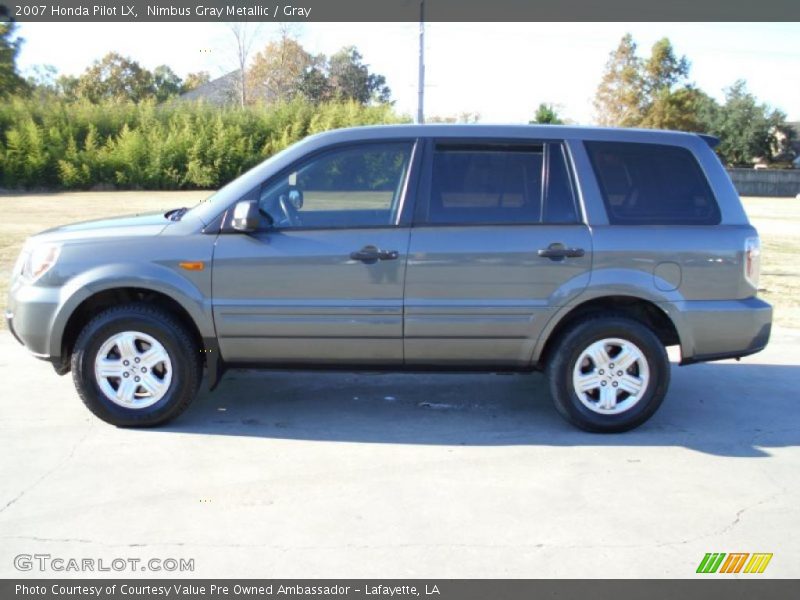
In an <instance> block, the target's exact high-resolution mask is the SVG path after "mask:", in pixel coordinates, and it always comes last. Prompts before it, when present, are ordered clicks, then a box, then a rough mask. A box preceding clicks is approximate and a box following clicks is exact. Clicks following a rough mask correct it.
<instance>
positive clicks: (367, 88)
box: [328, 46, 392, 104]
mask: <svg viewBox="0 0 800 600" xmlns="http://www.w3.org/2000/svg"><path fill="white" fill-rule="evenodd" d="M363 58H364V57H363V56H361V53H360V52H359V51H358V49H357V48H356V47H355V46H346V47H344V48H342V49H341V50H339V51H338V52H337V53H336V54H334V55H333V56H331V57H330V60H329V61H328V73H329V75H328V76H329V79H330V83H331V87H332V88H333V93H334V95H335V96H336V97H338V98H343V99H348V100H355V101H356V102H358V103H360V104H367V103H369V102H371V101H375V102H378V103H386V102H389V99H390V98H391V93H392V92H391V90H390V89H389V86H387V85H386V77H384V76H383V75H378V74H377V73H370V70H369V65H365V64H364V62H363Z"/></svg>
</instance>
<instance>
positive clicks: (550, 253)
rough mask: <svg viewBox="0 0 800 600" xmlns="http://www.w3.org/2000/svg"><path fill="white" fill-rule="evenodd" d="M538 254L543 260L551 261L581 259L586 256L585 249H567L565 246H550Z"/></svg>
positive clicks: (557, 244)
mask: <svg viewBox="0 0 800 600" xmlns="http://www.w3.org/2000/svg"><path fill="white" fill-rule="evenodd" d="M537 254H538V255H539V256H541V257H542V258H549V259H550V260H563V259H565V258H580V257H581V256H584V255H585V254H586V251H585V250H584V249H583V248H567V247H566V246H564V244H559V243H555V244H550V245H549V246H548V247H547V248H541V249H540V250H539V251H538V252H537Z"/></svg>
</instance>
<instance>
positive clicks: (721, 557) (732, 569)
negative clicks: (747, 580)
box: [696, 552, 772, 574]
mask: <svg viewBox="0 0 800 600" xmlns="http://www.w3.org/2000/svg"><path fill="white" fill-rule="evenodd" d="M726 557H727V558H726ZM748 558H749V559H750V560H749V561H748V560H747V559H748ZM771 560H772V554H771V553H767V552H756V553H754V554H750V553H749V552H731V553H730V554H726V553H725V552H706V554H705V556H703V560H701V561H700V564H699V565H698V566H697V571H696V572H697V573H720V574H723V573H726V574H735V573H741V572H742V568H743V567H744V572H745V573H763V572H764V571H765V570H766V568H767V565H768V564H769V562H770V561H771ZM723 561H724V562H723ZM745 563H746V564H747V566H745Z"/></svg>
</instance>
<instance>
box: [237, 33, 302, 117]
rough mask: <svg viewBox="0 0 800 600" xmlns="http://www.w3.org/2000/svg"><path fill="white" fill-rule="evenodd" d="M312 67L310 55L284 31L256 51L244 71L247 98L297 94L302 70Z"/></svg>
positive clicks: (286, 97)
mask: <svg viewBox="0 0 800 600" xmlns="http://www.w3.org/2000/svg"><path fill="white" fill-rule="evenodd" d="M313 66H314V59H313V57H312V56H311V55H310V54H309V53H308V52H306V51H305V49H304V48H303V46H302V45H301V44H300V42H298V41H297V40H296V39H294V38H292V37H289V35H288V34H286V33H284V35H283V36H282V37H281V39H280V40H278V41H276V42H270V43H269V44H267V46H266V48H264V50H262V51H261V52H259V53H258V54H256V56H255V58H254V59H253V65H252V66H251V67H250V70H249V71H248V73H247V80H248V88H249V89H250V96H251V98H250V100H251V101H253V100H255V99H259V100H264V101H267V102H281V101H287V100H291V99H292V98H293V97H294V96H295V95H297V94H298V93H300V89H301V85H302V83H303V81H304V78H305V76H306V73H307V72H308V71H310V70H311V68H312V67H313Z"/></svg>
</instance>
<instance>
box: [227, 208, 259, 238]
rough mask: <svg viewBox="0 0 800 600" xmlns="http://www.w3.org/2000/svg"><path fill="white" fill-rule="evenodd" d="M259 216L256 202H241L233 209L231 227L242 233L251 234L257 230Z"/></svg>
mask: <svg viewBox="0 0 800 600" xmlns="http://www.w3.org/2000/svg"><path fill="white" fill-rule="evenodd" d="M260 223H261V215H260V213H259V212H258V202H256V201H255V200H242V201H241V202H237V203H236V206H234V207H233V219H232V220H231V226H232V227H233V228H234V229H235V230H236V231H241V232H242V233H252V232H253V231H256V230H257V229H258V226H259V224H260Z"/></svg>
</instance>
